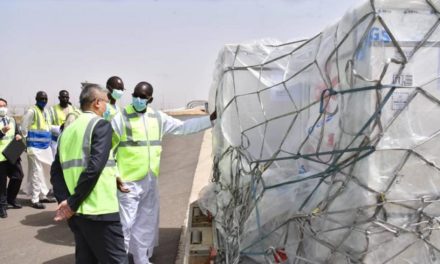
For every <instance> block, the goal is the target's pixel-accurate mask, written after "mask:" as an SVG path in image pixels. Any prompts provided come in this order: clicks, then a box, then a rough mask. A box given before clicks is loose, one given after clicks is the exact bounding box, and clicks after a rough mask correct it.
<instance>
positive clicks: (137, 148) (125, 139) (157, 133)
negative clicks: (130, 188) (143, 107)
mask: <svg viewBox="0 0 440 264" xmlns="http://www.w3.org/2000/svg"><path fill="white" fill-rule="evenodd" d="M142 117H145V118H146V119H147V120H146V122H145V123H144V118H142ZM122 120H123V129H122V135H121V138H120V142H119V145H118V147H117V152H116V160H117V164H118V169H119V173H120V176H121V178H122V179H123V180H124V181H138V180H141V179H143V178H144V177H145V176H147V174H148V172H149V171H151V172H153V174H154V176H156V177H157V176H159V167H160V154H161V153H162V131H161V130H162V122H161V119H160V114H159V113H158V112H156V111H154V110H152V109H151V108H147V112H146V113H145V114H143V115H140V114H138V113H137V112H136V111H135V110H134V108H133V106H132V105H131V104H130V105H128V106H127V107H125V109H124V110H123V111H122Z"/></svg>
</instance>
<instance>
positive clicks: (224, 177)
mask: <svg viewBox="0 0 440 264" xmlns="http://www.w3.org/2000/svg"><path fill="white" fill-rule="evenodd" d="M335 4H336V2H335ZM439 11H440V2H436V1H425V0H412V1H400V0H399V1H398V0H388V1H387V0H383V1H369V2H366V3H364V4H362V5H360V6H359V7H357V8H355V9H353V10H351V11H349V12H347V13H346V15H344V16H343V17H342V18H341V20H340V21H339V22H338V23H336V24H335V25H333V26H330V27H328V28H326V29H325V30H324V31H323V32H321V33H320V34H318V35H316V36H315V37H313V38H310V39H307V40H303V41H297V42H291V43H279V42H277V41H275V40H270V39H267V40H261V41H256V42H253V43H248V44H242V45H241V44H240V45H226V46H225V48H224V49H223V50H222V51H221V52H220V55H219V58H218V61H217V66H216V70H215V73H214V83H213V86H212V88H211V95H210V107H211V109H210V110H211V111H212V110H214V106H215V109H216V111H217V115H218V120H217V123H216V125H215V127H214V129H213V158H214V168H213V180H212V181H213V183H212V184H210V185H209V186H208V187H206V188H205V189H204V190H203V191H202V193H201V196H200V202H199V203H200V205H201V207H202V209H203V210H206V211H209V212H210V213H211V214H212V215H213V216H214V221H215V227H216V230H217V234H216V235H217V242H218V244H217V247H218V260H217V262H218V263H338V264H339V263H374V264H376V263H399V264H400V263H440V232H439V227H440V224H439V220H440V218H439V217H440V203H439V202H440V191H439V190H440V79H439V76H440V42H439V41H440V28H439V24H440V13H439ZM292 26H296V25H292Z"/></svg>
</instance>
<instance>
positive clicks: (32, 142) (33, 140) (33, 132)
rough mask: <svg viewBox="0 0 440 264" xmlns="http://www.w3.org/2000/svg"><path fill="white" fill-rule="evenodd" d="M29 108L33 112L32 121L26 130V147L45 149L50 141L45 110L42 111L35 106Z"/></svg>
mask: <svg viewBox="0 0 440 264" xmlns="http://www.w3.org/2000/svg"><path fill="white" fill-rule="evenodd" d="M31 110H32V111H33V112H34V122H33V123H32V125H31V126H30V129H29V131H28V135H27V138H26V144H27V146H28V147H33V148H39V149H46V148H48V147H49V145H50V141H51V133H50V131H49V129H50V124H49V121H48V118H47V112H46V111H44V112H42V111H41V110H40V108H38V107H37V106H33V107H32V108H31Z"/></svg>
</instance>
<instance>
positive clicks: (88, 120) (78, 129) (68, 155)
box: [59, 113, 119, 215]
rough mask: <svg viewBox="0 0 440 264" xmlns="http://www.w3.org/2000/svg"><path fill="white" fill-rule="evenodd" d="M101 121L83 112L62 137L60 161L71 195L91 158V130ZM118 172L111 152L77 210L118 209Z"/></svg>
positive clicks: (100, 211)
mask: <svg viewBox="0 0 440 264" xmlns="http://www.w3.org/2000/svg"><path fill="white" fill-rule="evenodd" d="M99 120H102V118H101V117H99V116H97V115H95V114H93V113H83V114H81V115H80V116H79V117H78V119H77V120H75V122H73V123H72V124H71V125H70V126H68V127H67V128H66V129H65V130H64V131H63V133H62V134H61V136H60V140H59V157H60V163H61V167H62V169H63V174H64V180H65V182H66V185H67V188H68V189H69V193H70V194H73V193H74V192H75V187H76V185H77V183H78V180H79V176H80V175H81V173H82V172H83V171H84V170H85V169H86V167H87V163H88V161H89V158H90V148H91V141H92V132H93V129H94V127H95V125H96V124H97V123H98V121H99ZM116 174H117V168H116V164H115V161H114V159H113V155H109V159H108V161H107V164H106V166H105V168H104V170H103V171H102V172H101V175H100V176H99V179H98V182H97V183H96V185H95V187H94V188H93V190H92V192H91V193H90V194H89V196H88V197H87V198H86V199H85V200H84V201H83V203H82V204H81V205H80V206H79V208H78V210H77V213H80V214H86V215H101V214H109V213H116V212H119V204H118V197H117V186H116Z"/></svg>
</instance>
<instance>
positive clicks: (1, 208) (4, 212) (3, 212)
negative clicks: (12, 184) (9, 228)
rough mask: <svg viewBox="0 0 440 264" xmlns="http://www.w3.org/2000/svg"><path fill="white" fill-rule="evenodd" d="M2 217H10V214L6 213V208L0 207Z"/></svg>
mask: <svg viewBox="0 0 440 264" xmlns="http://www.w3.org/2000/svg"><path fill="white" fill-rule="evenodd" d="M0 217H1V218H6V217H8V213H7V212H6V206H0Z"/></svg>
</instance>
